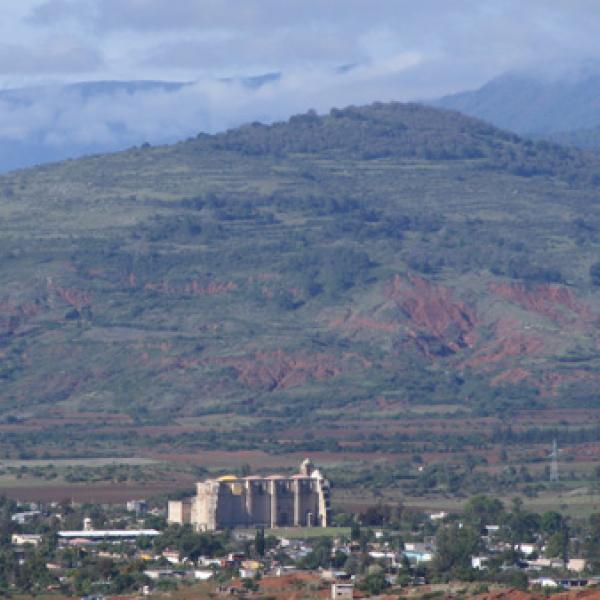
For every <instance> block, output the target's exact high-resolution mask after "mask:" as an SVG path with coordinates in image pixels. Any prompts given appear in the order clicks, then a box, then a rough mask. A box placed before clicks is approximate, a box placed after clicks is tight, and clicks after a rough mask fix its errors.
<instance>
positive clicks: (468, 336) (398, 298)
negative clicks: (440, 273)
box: [385, 275, 477, 355]
mask: <svg viewBox="0 0 600 600" xmlns="http://www.w3.org/2000/svg"><path fill="white" fill-rule="evenodd" d="M385 294H386V295H387V297H388V298H390V299H391V300H393V301H394V302H395V304H396V306H397V307H398V308H400V309H401V311H402V312H403V313H404V315H405V316H406V317H407V318H408V319H409V320H410V323H411V325H412V330H411V332H410V334H411V335H412V337H414V339H415V340H416V341H417V344H418V345H419V347H420V348H421V350H423V351H424V352H425V353H426V354H428V355H439V354H448V353H456V352H459V351H460V350H462V349H464V348H471V347H473V345H474V344H475V342H476V335H475V327H476V325H477V315H476V314H475V310H474V309H473V308H472V307H470V306H468V305H467V304H466V303H465V302H463V301H461V300H458V299H456V298H455V297H454V294H453V292H452V291H451V290H450V289H449V288H447V287H444V286H441V285H435V284H433V283H431V282H430V281H427V280H426V279H423V278H422V277H420V276H418V275H411V276H410V277H408V278H403V277H400V275H396V276H395V277H394V278H393V279H392V281H391V282H389V283H388V284H387V285H386V286H385ZM432 339H433V340H434V341H435V342H436V344H432V343H431V342H432Z"/></svg>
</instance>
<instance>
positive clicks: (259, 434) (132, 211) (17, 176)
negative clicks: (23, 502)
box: [0, 104, 600, 453]
mask: <svg viewBox="0 0 600 600" xmlns="http://www.w3.org/2000/svg"><path fill="white" fill-rule="evenodd" d="M599 162H600V161H599V158H598V157H597V156H596V155H594V154H586V153H583V152H579V151H575V150H565V149H563V148H561V147H558V146H553V145H551V144H548V143H537V144H536V143H532V142H530V141H525V140H522V139H520V138H519V137H517V136H515V135H513V134H507V133H505V132H502V131H500V130H497V129H494V128H493V127H491V126H488V125H486V124H484V123H482V122H480V121H476V120H473V119H470V118H467V117H463V116H461V115H459V114H457V113H454V112H449V111H442V110H438V109H433V108H427V107H423V106H419V105H411V104H408V105H404V104H376V105H372V106H368V107H362V108H354V107H350V108H347V109H344V110H333V111H331V113H330V114H329V115H326V116H322V117H320V116H317V115H315V114H312V113H309V114H306V115H299V116H296V117H293V118H291V119H290V120H289V121H288V122H286V123H278V124H275V125H273V126H268V127H267V126H264V125H260V124H251V125H248V126H246V127H242V128H239V129H236V130H232V131H228V132H226V133H222V134H219V135H216V136H209V135H200V136H198V137H197V138H195V139H191V140H188V141H185V142H181V143H179V144H176V145H173V146H162V147H145V148H140V149H135V150H129V151H126V152H121V153H116V154H111V155H105V156H96V157H90V158H84V159H79V160H75V161H67V162H64V163H60V164H56V165H48V166H43V167H38V168H35V169H31V170H26V171H20V172H14V173H11V174H8V175H5V176H3V177H2V178H0V194H1V196H0V218H1V219H2V225H3V236H2V237H1V238H0V255H1V256H2V265H3V268H2V270H1V271H0V286H1V287H0V290H1V296H0V336H1V337H0V357H1V362H0V382H1V386H2V395H1V398H2V399H1V402H0V412H1V415H2V417H1V418H3V419H4V421H5V424H6V426H5V428H4V429H3V430H2V432H0V448H4V450H5V451H6V452H14V447H15V445H16V447H17V448H19V449H20V451H22V452H31V451H32V449H33V448H35V447H36V444H37V443H38V442H39V440H40V439H41V436H42V435H43V436H44V443H45V444H50V446H52V444H55V446H56V447H60V448H63V449H64V448H65V447H67V448H71V449H73V448H76V447H77V448H79V450H78V451H79V452H83V450H82V448H84V447H85V452H91V453H94V452H96V453H98V452H103V451H106V449H107V448H110V447H112V448H120V447H121V445H122V444H123V443H129V444H133V443H136V444H137V443H142V442H140V441H139V440H137V438H136V437H135V435H134V434H132V433H131V432H129V434H127V433H121V434H119V435H117V434H116V433H115V428H114V423H113V422H111V420H110V419H108V417H106V419H105V420H104V421H103V425H102V427H100V426H99V425H98V424H95V425H94V426H93V427H90V428H88V429H85V428H82V427H80V426H77V427H71V428H70V429H68V430H67V429H64V427H66V425H65V423H66V424H69V423H71V424H73V423H76V421H72V420H71V421H69V420H68V419H67V420H65V419H66V417H65V415H71V416H70V417H69V418H70V419H73V418H75V417H73V415H77V413H85V414H88V413H94V414H97V413H100V414H104V415H107V414H108V413H117V414H118V415H122V417H119V418H120V419H122V422H123V423H133V422H137V423H155V424H165V423H172V422H173V420H174V419H177V418H180V417H188V418H189V420H188V421H187V422H186V426H185V427H181V428H179V429H178V430H177V436H178V437H177V438H176V439H177V445H178V447H179V448H182V447H185V446H186V444H191V445H194V444H196V445H197V444H200V445H202V444H204V445H208V447H210V448H218V447H222V448H233V447H236V448H239V447H242V448H256V447H260V448H266V449H269V448H272V446H273V444H274V443H275V442H276V441H277V440H280V443H285V444H288V445H289V447H290V448H297V449H298V450H302V449H303V448H304V447H305V446H303V444H305V445H306V444H308V445H309V446H310V447H311V448H313V449H315V448H319V447H322V448H329V449H331V450H333V451H337V450H340V449H341V448H342V447H343V444H344V443H345V442H344V440H346V441H348V440H355V442H353V443H358V442H357V440H361V439H366V438H361V437H360V435H362V434H360V426H362V423H364V422H365V421H367V420H372V421H377V420H379V421H378V423H380V425H381V427H384V428H386V432H387V431H393V428H392V425H391V423H392V422H394V423H396V425H394V427H397V428H398V431H399V432H404V433H398V434H397V436H399V437H396V438H394V439H391V441H390V442H389V443H404V441H405V440H406V439H407V438H405V437H402V436H406V432H405V429H404V428H405V426H406V422H405V419H410V418H412V417H414V416H415V414H416V413H413V412H412V411H413V410H415V411H417V410H419V411H429V412H433V413H443V412H444V411H448V410H451V411H452V412H453V413H455V415H456V417H460V418H463V419H464V418H469V417H487V416H499V417H501V418H504V417H505V416H506V415H507V414H515V413H516V411H519V410H524V409H528V410H530V409H540V410H541V409H548V410H550V409H552V410H553V409H555V408H557V407H558V408H565V407H569V408H570V409H575V408H590V407H591V408H595V407H596V404H597V400H596V392H597V388H598V381H599V380H600V334H599V333H598V327H597V324H598V316H599V315H600V294H599V293H598V287H596V286H595V285H594V281H592V279H591V278H590V267H591V266H592V265H593V264H594V263H596V262H597V261H599V260H600V205H599V204H598V202H597V200H598V196H599V193H600V188H598V187H597V184H598V177H597V175H596V173H598V166H599ZM448 406H451V407H453V408H451V409H449V408H448ZM417 407H418V408H417ZM61 415H62V416H61ZM342 416H343V422H342V421H341V420H340V419H341V417H342ZM194 418H199V419H201V420H200V421H199V422H200V423H202V425H201V426H200V429H201V430H202V431H204V433H202V432H200V433H191V430H190V429H186V427H187V426H188V425H189V424H190V423H193V422H194ZM61 419H62V420H61ZM40 422H41V423H42V425H40ZM329 422H331V423H329ZM19 423H25V425H27V423H32V425H31V427H30V428H29V429H28V428H27V427H29V425H27V427H25V426H24V427H23V428H21V429H18V425H19ZM44 423H45V424H44ZM325 423H328V425H327V427H326V429H327V430H328V432H329V433H324V434H323V436H322V437H320V438H319V440H320V441H317V440H315V439H314V438H311V437H310V436H309V437H305V435H304V434H305V432H306V429H307V428H311V427H314V430H313V431H314V432H317V431H318V428H319V427H323V426H324V424H325ZM333 423H335V424H336V425H335V426H334V425H333ZM344 423H345V424H344ZM343 424H344V425H343ZM342 425H343V427H342V428H341V429H340V430H339V431H336V427H337V426H342ZM378 426H379V425H378ZM40 427H41V429H40ZM15 428H16V429H15ZM207 428H208V429H207ZM232 428H233V429H232ZM390 428H392V429H390ZM232 430H235V431H236V435H235V436H232V435H231V431H232ZM15 431H17V432H18V436H17V434H15V433H14V432H15ZM65 431H68V432H69V435H68V436H67V435H65V433H64V432H65ZM283 431H285V432H287V433H286V434H285V435H283V434H282V433H281V432H283ZM299 431H300V433H299ZM223 432H225V433H223ZM159 433H160V432H159V431H158V430H157V431H155V432H154V434H153V435H159ZM163 433H164V432H163ZM550 434H551V433H550ZM136 435H137V434H136ZM165 435H166V434H165ZM317 435H318V434H317ZM328 435H330V436H333V437H332V439H329V438H328V437H327V436H328ZM394 435H396V434H394ZM119 436H120V437H119ZM274 436H275V437H274ZM282 436H283V437H282ZM333 438H335V439H333ZM434 438H435V436H434V435H433V434H431V432H429V433H428V437H427V439H429V441H430V443H434ZM165 439H166V438H165ZM173 439H175V438H173ZM374 439H378V438H377V437H376V438H374ZM281 440H284V441H281ZM361 443H362V442H361ZM370 443H372V444H375V442H374V441H372V442H370ZM378 443H380V444H385V443H387V442H386V441H385V438H382V437H380V438H379V442H378ZM78 444H81V445H80V446H78ZM319 444H321V446H319ZM339 444H341V446H340V445H339ZM203 447H204V446H203ZM9 449H11V450H9Z"/></svg>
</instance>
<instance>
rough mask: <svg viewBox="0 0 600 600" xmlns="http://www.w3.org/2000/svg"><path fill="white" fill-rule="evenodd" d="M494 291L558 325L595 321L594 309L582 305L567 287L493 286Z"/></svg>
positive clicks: (520, 284)
mask: <svg viewBox="0 0 600 600" xmlns="http://www.w3.org/2000/svg"><path fill="white" fill-rule="evenodd" d="M490 291H491V292H492V293H494V294H496V295H497V296H500V297H501V298H504V300H508V301H509V302H512V303H515V304H518V305H519V306H520V307H521V308H524V309H525V310H528V311H531V312H535V313H537V314H539V315H542V316H544V317H548V318H550V319H552V320H553V321H555V322H556V323H561V324H567V323H571V324H572V323H574V322H576V321H578V320H580V321H583V322H587V321H590V320H591V319H592V318H593V314H592V311H591V310H590V308H589V307H588V306H587V305H586V304H584V303H582V302H580V301H579V300H578V299H577V298H575V296H574V295H573V293H572V292H571V290H570V289H568V288H567V287H565V286H563V285H554V284H537V285H525V284H523V283H492V284H491V285H490Z"/></svg>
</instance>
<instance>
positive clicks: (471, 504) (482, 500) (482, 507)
mask: <svg viewBox="0 0 600 600" xmlns="http://www.w3.org/2000/svg"><path fill="white" fill-rule="evenodd" d="M503 512H504V505H503V504H502V502H500V500H498V499H497V498H488V497H487V496H484V495H479V496H474V497H473V498H471V499H470V500H469V501H468V502H467V504H466V506H465V511H464V515H465V519H466V520H467V521H468V522H469V523H470V524H471V525H472V526H473V527H475V528H476V529H478V530H480V531H481V530H482V529H483V528H484V527H485V525H491V524H496V523H498V521H499V519H500V517H501V516H502V513H503Z"/></svg>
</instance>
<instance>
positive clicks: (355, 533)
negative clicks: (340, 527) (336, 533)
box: [350, 521, 360, 542]
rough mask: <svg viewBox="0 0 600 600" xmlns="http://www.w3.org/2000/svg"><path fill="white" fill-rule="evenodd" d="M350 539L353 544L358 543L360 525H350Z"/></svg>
mask: <svg viewBox="0 0 600 600" xmlns="http://www.w3.org/2000/svg"><path fill="white" fill-rule="evenodd" d="M350 539H351V540H352V541H353V542H358V540H360V525H359V524H358V521H354V522H353V523H352V527H351V528H350Z"/></svg>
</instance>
